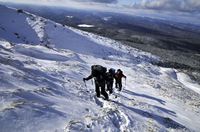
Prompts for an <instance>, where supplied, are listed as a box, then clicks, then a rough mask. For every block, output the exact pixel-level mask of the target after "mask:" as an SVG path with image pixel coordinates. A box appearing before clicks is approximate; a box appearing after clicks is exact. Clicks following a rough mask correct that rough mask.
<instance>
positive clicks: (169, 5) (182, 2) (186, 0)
mask: <svg viewBox="0 0 200 132" xmlns="http://www.w3.org/2000/svg"><path fill="white" fill-rule="evenodd" d="M132 7H135V8H143V9H155V10H169V11H172V10H176V11H184V12H200V0H140V2H135V3H134V4H133V5H132Z"/></svg>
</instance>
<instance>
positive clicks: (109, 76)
mask: <svg viewBox="0 0 200 132" xmlns="http://www.w3.org/2000/svg"><path fill="white" fill-rule="evenodd" d="M122 77H124V78H125V79H126V76H125V75H124V74H123V72H122V70H120V69H118V70H117V72H115V69H113V68H110V69H109V71H108V72H107V68H106V67H103V66H101V65H92V66H91V74H90V75H89V76H88V77H86V78H83V81H84V82H85V81H87V80H90V79H92V78H94V80H95V91H96V96H97V97H100V95H101V94H102V95H103V96H104V97H105V100H108V99H109V97H108V93H107V92H106V91H109V94H112V93H113V83H114V80H115V87H116V88H117V89H118V91H121V90H122ZM106 88H107V89H106Z"/></svg>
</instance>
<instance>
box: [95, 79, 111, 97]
mask: <svg viewBox="0 0 200 132" xmlns="http://www.w3.org/2000/svg"><path fill="white" fill-rule="evenodd" d="M100 88H101V90H100ZM95 91H96V94H97V97H100V94H102V95H103V96H104V97H105V99H108V94H107V93H106V89H105V83H98V82H95Z"/></svg>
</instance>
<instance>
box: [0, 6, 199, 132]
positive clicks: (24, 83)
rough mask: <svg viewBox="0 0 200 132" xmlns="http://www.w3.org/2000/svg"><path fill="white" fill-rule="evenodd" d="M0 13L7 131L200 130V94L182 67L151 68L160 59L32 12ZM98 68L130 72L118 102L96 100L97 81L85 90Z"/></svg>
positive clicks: (1, 98) (1, 106) (0, 100)
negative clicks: (180, 71) (185, 78)
mask: <svg viewBox="0 0 200 132" xmlns="http://www.w3.org/2000/svg"><path fill="white" fill-rule="evenodd" d="M0 12H1V13H0V117H1V118H0V124H1V127H0V131H2V132H13V131H16V132H23V131H25V132H33V131H48V132H55V131H59V132H63V131H96V132H99V131H198V130H200V126H199V123H200V122H199V118H200V113H199V112H200V108H199V107H200V102H199V100H200V97H199V94H198V93H197V92H195V91H193V90H192V89H190V88H189V87H187V85H185V83H186V81H184V83H181V82H180V81H179V80H180V79H179V78H180V76H179V75H180V74H178V76H177V71H176V70H174V69H167V68H161V67H157V66H154V65H152V64H151V63H150V61H156V60H158V59H159V58H157V57H155V56H152V55H151V54H149V53H145V52H141V51H139V50H137V49H134V48H131V47H128V46H125V45H121V44H120V43H119V42H116V41H113V40H111V39H108V38H104V37H100V36H97V35H94V34H91V33H87V32H83V31H80V30H77V29H73V28H69V27H64V26H62V25H60V24H57V23H54V22H52V21H50V20H46V19H44V18H42V17H38V16H35V15H32V14H29V13H26V12H25V13H24V12H23V13H21V12H17V10H15V9H10V8H7V7H4V6H0ZM2 12H3V13H2ZM92 64H101V65H104V66H106V67H107V68H111V67H112V68H115V69H118V68H121V69H122V70H123V71H124V74H126V75H127V77H128V78H127V82H126V86H125V83H124V80H123V83H124V86H125V87H124V89H123V91H122V92H121V93H118V92H117V91H115V95H111V96H110V99H111V100H112V101H110V102H106V101H103V100H101V99H97V98H96V97H95V92H94V85H92V83H91V82H90V81H89V82H87V87H85V84H84V83H83V81H82V78H83V77H86V76H87V75H89V74H90V66H91V65H92ZM187 84H188V83H187ZM116 96H117V98H115V97H116Z"/></svg>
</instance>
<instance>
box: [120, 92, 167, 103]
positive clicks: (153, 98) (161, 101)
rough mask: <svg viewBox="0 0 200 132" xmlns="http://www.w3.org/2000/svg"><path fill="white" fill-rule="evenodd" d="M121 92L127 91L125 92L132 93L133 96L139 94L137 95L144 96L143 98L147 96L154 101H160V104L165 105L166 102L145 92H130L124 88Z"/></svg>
mask: <svg viewBox="0 0 200 132" xmlns="http://www.w3.org/2000/svg"><path fill="white" fill-rule="evenodd" d="M123 92H125V93H127V94H131V95H134V96H139V97H144V98H147V99H151V100H155V101H157V102H159V103H161V104H162V105H165V103H166V102H165V101H164V100H162V99H158V98H155V97H152V96H149V95H146V94H139V93H135V92H132V91H130V90H126V89H124V90H123Z"/></svg>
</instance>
